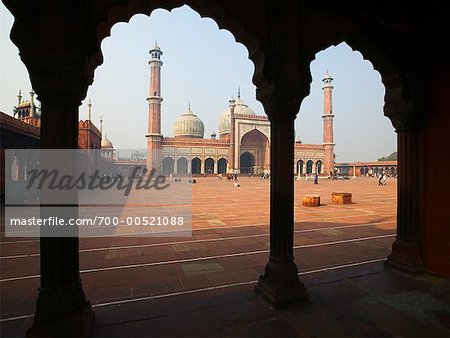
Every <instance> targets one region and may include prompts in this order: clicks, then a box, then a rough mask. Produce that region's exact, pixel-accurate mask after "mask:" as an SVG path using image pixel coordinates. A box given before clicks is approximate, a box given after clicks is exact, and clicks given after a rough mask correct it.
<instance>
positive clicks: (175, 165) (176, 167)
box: [173, 156, 178, 174]
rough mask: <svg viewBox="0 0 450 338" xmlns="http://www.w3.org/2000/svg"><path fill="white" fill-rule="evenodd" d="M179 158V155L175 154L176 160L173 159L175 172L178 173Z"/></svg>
mask: <svg viewBox="0 0 450 338" xmlns="http://www.w3.org/2000/svg"><path fill="white" fill-rule="evenodd" d="M177 162H178V160H177V157H176V156H174V160H173V173H174V174H178V163H177Z"/></svg>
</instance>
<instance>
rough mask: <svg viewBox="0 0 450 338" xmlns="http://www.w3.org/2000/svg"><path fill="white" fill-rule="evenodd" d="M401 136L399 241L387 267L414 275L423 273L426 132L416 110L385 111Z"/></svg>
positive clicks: (399, 137) (387, 109)
mask: <svg viewBox="0 0 450 338" xmlns="http://www.w3.org/2000/svg"><path fill="white" fill-rule="evenodd" d="M385 115H386V116H388V117H389V118H390V119H391V121H392V124H393V125H394V127H395V129H396V132H397V147H398V149H397V151H398V183H397V194H398V195H397V203H398V205H397V238H396V240H395V242H394V244H393V245H392V253H391V254H390V255H389V256H388V260H387V261H386V265H387V266H390V267H394V268H397V269H400V270H403V271H406V272H410V273H418V272H420V271H422V269H423V257H422V240H421V237H422V234H421V223H422V222H421V218H422V209H423V204H424V203H423V201H422V200H421V196H422V195H423V191H422V181H421V176H422V175H423V173H422V169H421V168H422V166H423V154H422V150H423V149H422V132H421V128H420V120H419V114H418V112H417V111H415V110H413V109H397V110H392V109H389V108H388V107H385Z"/></svg>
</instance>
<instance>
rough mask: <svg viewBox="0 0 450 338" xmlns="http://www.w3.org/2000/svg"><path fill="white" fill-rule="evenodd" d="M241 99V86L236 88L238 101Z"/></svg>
mask: <svg viewBox="0 0 450 338" xmlns="http://www.w3.org/2000/svg"><path fill="white" fill-rule="evenodd" d="M240 98H241V86H239V87H238V99H240Z"/></svg>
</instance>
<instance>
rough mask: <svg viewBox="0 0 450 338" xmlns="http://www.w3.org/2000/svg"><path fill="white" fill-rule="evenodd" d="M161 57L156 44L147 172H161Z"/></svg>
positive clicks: (151, 65)
mask: <svg viewBox="0 0 450 338" xmlns="http://www.w3.org/2000/svg"><path fill="white" fill-rule="evenodd" d="M161 55H162V51H161V49H160V48H159V46H158V44H157V43H155V45H154V46H153V48H152V49H151V50H150V56H151V58H150V61H149V62H148V63H149V64H150V93H149V97H148V99H147V101H148V129H147V134H146V135H145V137H147V163H146V164H147V170H148V171H150V170H152V169H155V170H156V172H158V173H160V172H161V142H162V134H161V102H162V100H163V99H162V97H161V66H162V64H163V63H162V61H161Z"/></svg>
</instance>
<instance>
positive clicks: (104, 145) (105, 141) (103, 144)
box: [101, 134, 114, 149]
mask: <svg viewBox="0 0 450 338" xmlns="http://www.w3.org/2000/svg"><path fill="white" fill-rule="evenodd" d="M101 147H102V148H103V149H113V148H114V146H113V144H112V142H111V141H110V140H108V138H107V137H106V134H105V137H104V138H103V139H102V142H101Z"/></svg>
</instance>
